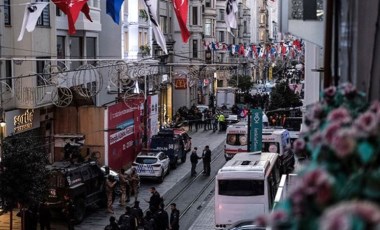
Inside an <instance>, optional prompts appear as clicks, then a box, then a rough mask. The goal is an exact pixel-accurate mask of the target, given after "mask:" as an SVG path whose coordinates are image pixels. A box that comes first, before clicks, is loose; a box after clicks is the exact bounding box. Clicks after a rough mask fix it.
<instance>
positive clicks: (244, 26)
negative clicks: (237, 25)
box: [243, 21, 248, 34]
mask: <svg viewBox="0 0 380 230" xmlns="http://www.w3.org/2000/svg"><path fill="white" fill-rule="evenodd" d="M243 28H244V29H243V31H244V33H245V34H246V33H247V28H248V26H247V21H244V25H243Z"/></svg>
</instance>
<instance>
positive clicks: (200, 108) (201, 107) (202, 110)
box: [197, 105, 209, 113]
mask: <svg viewBox="0 0 380 230" xmlns="http://www.w3.org/2000/svg"><path fill="white" fill-rule="evenodd" d="M197 108H198V109H199V111H200V112H201V113H203V112H204V111H205V110H206V109H207V110H209V107H208V105H197Z"/></svg>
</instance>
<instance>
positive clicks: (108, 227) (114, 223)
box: [104, 216, 120, 230]
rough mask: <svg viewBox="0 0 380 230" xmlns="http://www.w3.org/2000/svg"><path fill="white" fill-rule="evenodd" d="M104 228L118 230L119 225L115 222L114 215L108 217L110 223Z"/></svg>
mask: <svg viewBox="0 0 380 230" xmlns="http://www.w3.org/2000/svg"><path fill="white" fill-rule="evenodd" d="M104 230H120V227H119V225H118V224H117V223H116V218H115V217H114V216H111V217H110V223H109V224H108V225H107V226H106V227H105V228H104Z"/></svg>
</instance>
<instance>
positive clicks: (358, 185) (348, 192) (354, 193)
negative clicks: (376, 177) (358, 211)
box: [338, 170, 367, 200]
mask: <svg viewBox="0 0 380 230" xmlns="http://www.w3.org/2000/svg"><path fill="white" fill-rule="evenodd" d="M366 176H367V175H366V173H364V171H363V170H360V171H359V172H355V173H354V174H352V175H351V177H350V178H349V179H348V180H347V182H346V184H345V185H344V186H342V187H341V188H340V191H339V195H338V197H340V198H341V199H342V200H346V199H351V198H354V197H358V196H359V195H360V194H361V190H362V189H363V188H362V185H363V182H364V180H365V179H364V178H365V177H366Z"/></svg>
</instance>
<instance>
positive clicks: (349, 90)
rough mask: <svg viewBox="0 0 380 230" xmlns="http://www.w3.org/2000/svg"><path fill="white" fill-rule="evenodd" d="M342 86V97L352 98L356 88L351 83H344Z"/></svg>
mask: <svg viewBox="0 0 380 230" xmlns="http://www.w3.org/2000/svg"><path fill="white" fill-rule="evenodd" d="M342 86H343V95H345V96H354V95H355V94H356V92H357V91H356V87H355V86H354V85H353V84H351V83H345V84H343V85H342Z"/></svg>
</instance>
